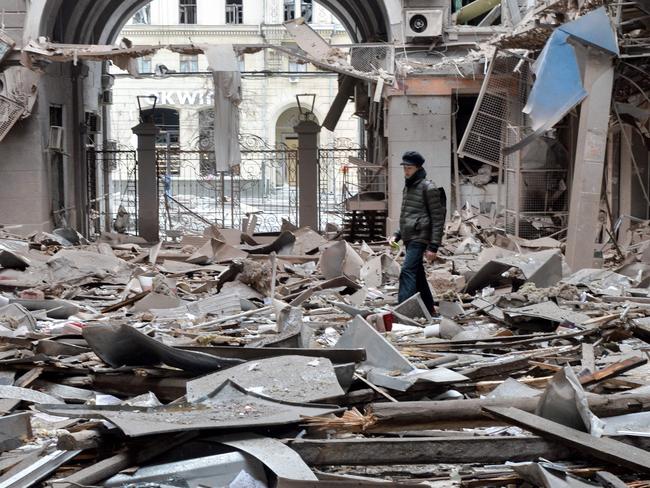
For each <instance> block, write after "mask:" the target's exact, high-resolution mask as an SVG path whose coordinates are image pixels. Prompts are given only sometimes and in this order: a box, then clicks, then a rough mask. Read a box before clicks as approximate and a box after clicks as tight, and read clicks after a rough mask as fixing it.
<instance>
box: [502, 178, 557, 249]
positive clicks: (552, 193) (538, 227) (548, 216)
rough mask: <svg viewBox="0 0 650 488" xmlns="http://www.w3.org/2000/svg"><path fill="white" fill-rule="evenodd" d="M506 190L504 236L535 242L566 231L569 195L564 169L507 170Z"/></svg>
mask: <svg viewBox="0 0 650 488" xmlns="http://www.w3.org/2000/svg"><path fill="white" fill-rule="evenodd" d="M506 188H507V193H506V212H505V215H506V232H508V233H509V234H513V235H518V236H519V237H523V238H525V239H536V238H538V237H544V236H548V235H552V234H557V233H558V232H560V231H562V230H563V229H565V228H566V223H567V219H568V211H567V209H568V194H569V192H568V182H567V171H566V170H565V169H553V168H543V169H522V170H519V171H517V170H515V169H507V170H506Z"/></svg>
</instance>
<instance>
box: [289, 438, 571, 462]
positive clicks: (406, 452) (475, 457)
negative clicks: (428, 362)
mask: <svg viewBox="0 0 650 488" xmlns="http://www.w3.org/2000/svg"><path fill="white" fill-rule="evenodd" d="M288 445H289V447H291V448H292V449H293V450H294V451H296V452H297V453H298V454H299V455H300V457H301V458H302V459H303V460H304V461H305V462H306V463H307V464H308V465H310V466H322V465H337V464H344V465H381V464H384V465H385V464H389V465H390V464H429V463H432V464H435V463H480V464H490V463H494V464H498V463H504V462H506V461H529V460H532V459H537V458H539V457H543V458H545V459H554V460H558V459H569V458H570V457H571V454H572V452H573V451H572V450H571V449H569V448H568V447H565V446H562V445H560V444H557V443H555V442H549V441H546V440H544V439H542V438H541V437H530V436H517V437H487V436H486V437H415V438H369V439H326V440H325V439H295V440H290V441H288Z"/></svg>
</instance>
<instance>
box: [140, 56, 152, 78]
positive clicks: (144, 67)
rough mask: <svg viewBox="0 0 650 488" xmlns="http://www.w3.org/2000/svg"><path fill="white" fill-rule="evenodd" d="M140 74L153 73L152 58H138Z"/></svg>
mask: <svg viewBox="0 0 650 488" xmlns="http://www.w3.org/2000/svg"><path fill="white" fill-rule="evenodd" d="M137 62H138V73H140V74H143V73H153V69H152V66H153V65H152V63H151V56H146V57H144V58H138V61H137Z"/></svg>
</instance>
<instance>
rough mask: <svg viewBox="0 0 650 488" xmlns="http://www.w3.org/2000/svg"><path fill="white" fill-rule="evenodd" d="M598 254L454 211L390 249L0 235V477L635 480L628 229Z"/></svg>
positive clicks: (126, 482)
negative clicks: (415, 287) (427, 236)
mask: <svg viewBox="0 0 650 488" xmlns="http://www.w3.org/2000/svg"><path fill="white" fill-rule="evenodd" d="M629 234H630V236H629V238H628V239H627V242H626V243H625V244H624V245H622V246H621V247H618V248H617V247H615V246H611V245H610V246H608V247H607V248H606V249H605V252H604V256H605V262H606V266H605V267H604V268H603V269H582V270H579V271H577V272H572V271H571V270H569V269H568V267H567V266H566V264H565V262H564V257H563V254H562V250H563V245H564V244H563V242H561V241H558V240H555V239H553V238H542V239H537V240H534V241H532V240H525V239H521V238H515V237H513V236H510V235H507V234H505V233H504V232H502V231H500V230H499V229H498V228H497V227H495V226H494V225H492V223H491V220H490V219H489V218H488V217H486V216H484V215H480V214H478V213H475V212H474V211H473V210H472V209H468V208H466V209H464V210H463V211H462V212H461V213H460V214H458V213H457V214H456V215H455V216H454V218H453V219H452V220H451V221H450V222H449V223H448V225H447V233H446V238H445V243H444V246H443V247H442V248H441V249H440V252H439V255H438V260H437V261H436V262H435V263H434V264H433V265H430V266H428V278H429V283H430V286H431V289H432V290H433V292H434V296H435V297H436V302H437V308H436V311H435V313H434V314H433V315H432V314H431V313H430V311H428V310H426V309H425V308H424V306H423V304H422V301H421V299H420V297H419V295H415V296H413V297H411V298H410V299H409V300H408V301H406V302H404V303H402V304H399V305H398V304H397V300H396V296H397V289H398V277H399V271H400V267H399V263H400V262H401V259H402V258H401V256H400V254H401V252H400V251H401V250H400V249H399V248H395V247H391V246H389V245H388V242H359V243H348V242H345V241H339V240H333V241H328V240H327V239H325V238H324V237H322V236H321V235H319V234H318V233H316V232H314V231H312V230H311V229H309V228H301V229H297V230H285V231H284V232H282V233H281V234H280V235H279V236H258V235H252V236H251V235H248V234H245V233H242V232H240V231H238V230H232V229H217V228H214V227H210V228H207V229H206V230H205V232H204V234H203V235H185V236H183V237H182V238H181V239H180V242H178V243H164V244H157V245H154V246H150V245H147V244H146V243H144V242H142V241H141V240H140V239H138V238H133V237H128V236H124V235H120V234H110V235H109V234H107V235H104V236H103V238H102V239H101V240H100V242H97V243H89V242H87V241H85V240H84V239H83V237H81V236H79V235H78V234H77V233H76V232H74V231H70V230H60V231H56V232H54V233H51V234H47V233H39V234H35V235H32V236H30V237H29V238H20V237H17V236H12V235H11V234H9V233H7V232H3V233H2V235H1V238H0V250H1V252H0V266H1V267H2V268H1V269H0V286H1V287H2V294H1V296H0V301H1V303H2V306H1V308H0V345H1V348H0V409H1V411H2V414H3V416H2V417H0V424H1V428H0V451H1V454H0V473H1V474H0V486H2V487H27V486H33V485H39V484H41V485H45V486H53V487H78V486H132V487H154V486H156V487H157V486H161V487H172V486H174V487H187V486H192V487H199V486H211V487H212V486H215V487H216V486H228V487H249V486H253V487H263V486H280V487H303V486H304V487H311V486H318V485H323V486H374V485H375V484H385V482H386V481H389V482H390V483H391V485H393V486H396V485H400V486H401V485H403V486H423V485H425V486H439V487H443V486H466V487H475V486H545V487H553V488H555V487H560V486H562V487H565V486H566V487H574V486H575V487H582V486H603V487H605V486H617V487H618V486H630V487H632V486H633V487H641V486H647V485H648V483H650V475H648V472H650V453H649V452H648V451H647V449H648V448H649V447H650V440H649V438H650V412H649V410H650V389H649V388H650V386H649V384H648V379H647V378H648V366H647V359H648V358H647V350H648V341H650V309H649V308H648V303H650V296H649V294H650V288H649V287H648V285H649V284H650V261H648V253H647V249H648V248H649V246H650V226H649V225H648V223H647V222H643V223H639V224H638V225H636V226H635V227H633V228H632V229H630V231H629Z"/></svg>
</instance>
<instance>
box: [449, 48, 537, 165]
mask: <svg viewBox="0 0 650 488" xmlns="http://www.w3.org/2000/svg"><path fill="white" fill-rule="evenodd" d="M531 61H532V60H528V59H525V58H522V57H521V56H518V55H516V54H513V53H511V52H509V51H504V50H500V51H499V50H497V51H496V52H495V54H494V57H493V58H492V62H491V63H490V67H489V70H488V74H487V76H486V78H485V81H484V82H483V86H482V87H481V92H480V94H479V97H478V100H477V102H476V106H475V107H474V112H473V113H472V118H471V119H470V122H469V124H468V125H467V129H466V130H465V134H464V135H463V139H462V141H461V142H460V145H459V147H458V154H459V156H461V157H466V156H468V157H471V158H474V159H477V160H479V161H482V162H484V163H487V164H491V165H493V166H497V167H504V166H511V165H512V164H514V163H513V162H512V159H513V157H512V156H506V155H504V154H503V149H504V148H506V147H509V146H511V145H513V144H515V143H517V142H519V141H520V140H521V139H523V138H524V137H525V136H527V135H528V134H530V133H531V132H532V130H531V129H530V128H529V124H528V120H527V119H528V117H527V116H526V115H524V114H523V113H522V109H523V107H524V105H525V104H526V99H527V97H528V93H529V91H530V87H531V86H532V81H533V80H532V73H531V70H530V62H531Z"/></svg>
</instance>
